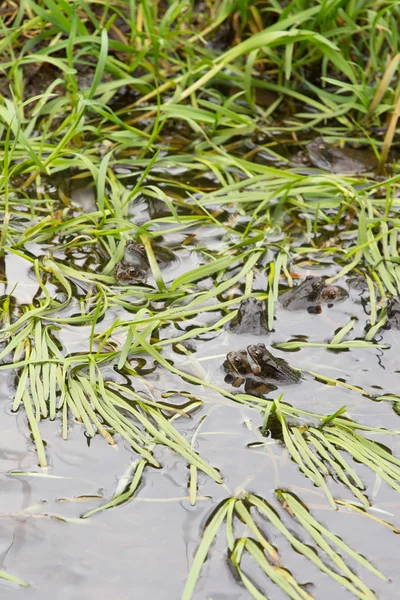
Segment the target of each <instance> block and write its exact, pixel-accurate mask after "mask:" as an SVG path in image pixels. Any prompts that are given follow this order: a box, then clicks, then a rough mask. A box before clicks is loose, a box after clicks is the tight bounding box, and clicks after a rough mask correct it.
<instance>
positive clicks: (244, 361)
mask: <svg viewBox="0 0 400 600" xmlns="http://www.w3.org/2000/svg"><path fill="white" fill-rule="evenodd" d="M223 366H224V368H225V369H226V370H227V371H229V372H231V373H236V374H237V375H238V376H240V377H241V378H242V379H245V378H246V377H249V376H252V375H253V374H254V373H253V371H252V366H251V365H250V362H249V358H248V355H247V351H246V350H238V351H232V352H228V354H227V355H226V361H225V362H224V365H223Z"/></svg>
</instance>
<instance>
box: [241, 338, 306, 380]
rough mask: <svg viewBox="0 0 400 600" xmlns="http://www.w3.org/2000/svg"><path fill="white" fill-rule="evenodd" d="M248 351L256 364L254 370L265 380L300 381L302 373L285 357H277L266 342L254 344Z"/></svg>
mask: <svg viewBox="0 0 400 600" xmlns="http://www.w3.org/2000/svg"><path fill="white" fill-rule="evenodd" d="M247 352H248V354H249V356H250V357H251V359H252V361H253V362H254V365H255V366H253V367H252V370H253V372H256V373H257V375H258V376H259V377H261V378H262V379H264V380H267V381H268V380H272V381H277V382H279V383H280V384H290V383H299V382H300V380H301V379H302V373H301V371H300V370H298V369H293V368H292V367H291V366H290V365H289V364H288V363H287V362H286V360H284V359H283V358H277V357H276V356H274V355H273V354H271V352H270V351H269V350H267V348H266V346H265V344H252V345H250V346H248V347H247Z"/></svg>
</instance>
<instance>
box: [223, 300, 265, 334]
mask: <svg viewBox="0 0 400 600" xmlns="http://www.w3.org/2000/svg"><path fill="white" fill-rule="evenodd" d="M229 328H230V330H231V331H233V332H234V333H252V334H254V335H263V334H266V333H269V331H270V330H269V329H268V323H267V307H266V304H265V302H264V301H263V300H257V299H256V298H247V299H246V300H242V302H241V303H240V305H239V309H238V312H237V315H236V317H235V318H234V319H232V321H231V323H230V326H229Z"/></svg>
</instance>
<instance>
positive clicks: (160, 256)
mask: <svg viewBox="0 0 400 600" xmlns="http://www.w3.org/2000/svg"><path fill="white" fill-rule="evenodd" d="M151 247H152V249H153V252H154V256H155V257H156V260H157V262H158V264H159V266H160V267H165V266H166V265H169V264H171V263H173V262H175V261H177V260H178V258H177V257H176V256H175V254H174V253H173V252H172V250H170V249H169V248H165V247H163V246H160V244H155V243H152V244H151ZM124 260H125V262H127V263H129V264H131V265H134V266H135V267H138V268H139V269H141V270H143V271H146V270H149V269H150V264H149V259H148V258H147V254H146V248H145V245H144V244H140V243H137V242H135V241H133V240H128V241H127V243H126V245H125V253H124Z"/></svg>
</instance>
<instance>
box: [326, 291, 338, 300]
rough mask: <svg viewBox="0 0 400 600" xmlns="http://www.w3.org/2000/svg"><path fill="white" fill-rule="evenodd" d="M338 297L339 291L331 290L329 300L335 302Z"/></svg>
mask: <svg viewBox="0 0 400 600" xmlns="http://www.w3.org/2000/svg"><path fill="white" fill-rule="evenodd" d="M336 296H337V291H336V290H329V294H328V298H329V299H330V300H334V299H335V298H336Z"/></svg>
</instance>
